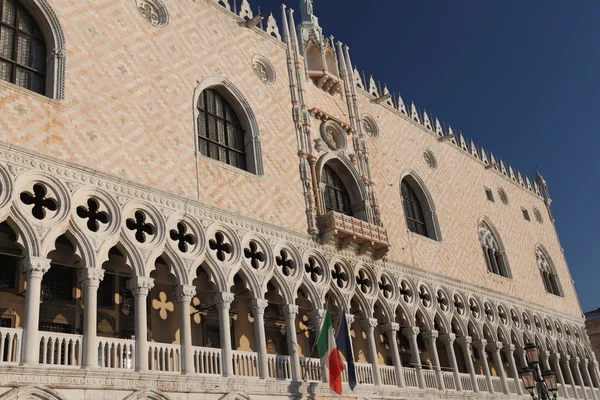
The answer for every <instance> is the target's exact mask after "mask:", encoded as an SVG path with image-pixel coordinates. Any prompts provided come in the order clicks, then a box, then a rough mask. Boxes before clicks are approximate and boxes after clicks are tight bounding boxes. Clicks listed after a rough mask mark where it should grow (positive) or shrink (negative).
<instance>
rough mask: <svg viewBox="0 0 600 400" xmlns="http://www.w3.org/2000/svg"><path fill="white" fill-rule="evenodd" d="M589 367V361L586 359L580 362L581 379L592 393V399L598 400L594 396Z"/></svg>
mask: <svg viewBox="0 0 600 400" xmlns="http://www.w3.org/2000/svg"><path fill="white" fill-rule="evenodd" d="M589 365H590V361H589V360H588V359H587V358H585V359H583V360H581V368H582V369H583V379H584V381H585V383H586V385H588V387H589V388H590V389H591V391H592V398H593V399H594V400H598V396H597V395H596V391H595V390H594V384H593V383H592V377H591V375H590V369H589Z"/></svg>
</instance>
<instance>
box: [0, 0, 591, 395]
mask: <svg viewBox="0 0 600 400" xmlns="http://www.w3.org/2000/svg"><path fill="white" fill-rule="evenodd" d="M254 1H256V0H254ZM298 11H299V12H298ZM275 14H276V16H277V17H275V16H274V15H273V14H270V15H269V16H265V17H263V16H262V15H260V14H256V13H255V12H254V9H253V7H252V6H251V4H250V3H249V1H248V0H241V1H240V0H179V1H175V0H131V1H129V0H128V1H121V0H103V1H95V2H90V1H80V2H73V1H70V0H0V116H1V118H0V221H1V223H0V400H16V399H19V400H23V399H24V400H36V399H50V400H101V399H108V398H110V399H115V400H134V399H135V400H143V399H144V400H145V399H151V400H192V399H209V400H212V399H214V400H217V399H228V400H243V399H251V400H255V399H256V400H258V399H273V400H277V399H329V398H332V397H334V396H333V394H332V392H331V391H330V390H329V385H328V384H327V382H326V380H327V378H326V376H324V374H323V370H322V366H321V364H320V360H319V359H318V356H317V355H316V352H315V350H314V343H315V340H316V336H317V333H318V331H319V328H320V324H321V323H322V320H323V317H324V315H325V312H326V311H327V310H328V311H329V312H330V313H331V314H332V315H333V317H334V319H335V321H336V322H335V325H336V326H337V323H338V321H339V320H340V318H346V319H347V321H348V323H349V326H350V329H351V337H352V344H353V348H354V357H355V359H356V362H357V363H356V367H357V376H358V381H359V384H358V386H357V387H356V388H355V390H354V391H350V390H349V388H348V387H347V385H346V384H345V386H344V398H357V399H388V398H402V399H404V398H406V399H414V398H422V399H481V398H488V399H496V398H498V399H501V398H506V399H518V398H520V399H526V398H529V394H528V393H526V390H525V389H524V388H523V386H522V384H521V382H520V379H519V376H518V371H519V369H520V368H521V367H522V366H523V365H524V364H525V355H524V351H523V346H524V344H525V343H526V342H528V341H532V342H535V343H536V344H537V345H538V346H539V347H540V349H541V359H542V360H541V361H542V367H543V369H551V370H553V371H555V372H556V374H557V378H558V381H559V382H560V385H559V395H560V396H561V398H574V399H589V400H591V399H594V400H598V399H600V373H599V369H598V362H597V361H596V358H595V356H594V354H593V352H592V351H591V348H590V341H589V338H588V336H587V334H586V332H585V329H584V320H583V317H582V313H581V310H580V307H579V303H578V300H577V296H576V293H575V289H574V287H573V284H572V280H571V277H570V274H569V270H568V266H567V263H566V260H565V258H564V255H563V252H562V249H561V246H560V242H559V239H558V236H557V233H556V229H555V226H554V220H553V217H552V214H551V198H550V194H549V190H548V186H547V184H546V182H545V181H544V179H543V178H542V177H541V176H540V175H539V174H538V175H537V176H536V177H535V178H533V179H530V178H528V177H527V176H525V175H523V174H521V173H520V172H518V171H515V170H514V169H513V168H512V167H511V166H510V165H509V164H507V163H506V162H505V161H504V160H502V159H500V158H499V157H498V156H497V155H494V154H492V153H490V152H488V151H486V150H485V149H482V148H481V147H479V146H477V145H475V144H474V143H473V142H472V141H467V140H465V139H464V137H463V136H462V135H461V134H457V133H455V132H456V131H454V130H453V129H452V128H451V127H450V126H446V125H443V124H442V123H441V122H440V121H439V120H438V119H437V118H433V117H432V116H430V115H428V113H427V112H426V111H419V110H418V109H417V108H416V107H415V105H414V104H408V103H405V102H404V100H403V99H402V98H401V97H399V96H395V95H392V94H391V93H390V91H389V90H388V88H387V87H383V88H382V87H380V85H378V84H376V81H375V80H374V79H373V78H372V77H370V78H369V79H367V78H366V76H364V75H361V74H359V73H358V71H357V69H356V68H355V67H354V66H353V64H352V61H351V58H350V50H349V48H348V46H346V45H345V44H343V43H340V42H334V40H333V38H332V37H327V36H325V34H324V33H323V28H322V27H321V26H320V24H319V20H318V18H317V17H316V16H315V15H314V12H313V7H312V1H311V0H302V1H300V4H299V8H298V10H297V12H294V10H292V9H290V8H287V7H286V6H282V7H281V10H279V11H278V12H277V13H275ZM343 380H344V382H347V380H348V379H347V376H346V375H344V376H343Z"/></svg>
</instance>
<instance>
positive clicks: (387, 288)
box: [379, 275, 393, 299]
mask: <svg viewBox="0 0 600 400" xmlns="http://www.w3.org/2000/svg"><path fill="white" fill-rule="evenodd" d="M379 290H381V291H382V292H383V297H385V298H386V299H389V298H391V297H392V291H393V288H392V285H391V284H390V280H389V279H388V278H387V277H386V276H385V275H381V280H380V281H379Z"/></svg>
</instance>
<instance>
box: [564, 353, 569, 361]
mask: <svg viewBox="0 0 600 400" xmlns="http://www.w3.org/2000/svg"><path fill="white" fill-rule="evenodd" d="M564 359H565V360H566V361H567V362H569V361H571V356H570V355H568V354H565V355H564Z"/></svg>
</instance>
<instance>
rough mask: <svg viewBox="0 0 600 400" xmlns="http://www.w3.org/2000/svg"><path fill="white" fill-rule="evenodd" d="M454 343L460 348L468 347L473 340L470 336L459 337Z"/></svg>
mask: <svg viewBox="0 0 600 400" xmlns="http://www.w3.org/2000/svg"><path fill="white" fill-rule="evenodd" d="M456 342H457V343H458V344H459V345H461V346H463V347H464V346H469V345H470V344H471V343H473V338H472V337H471V336H460V337H459V338H457V339H456Z"/></svg>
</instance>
